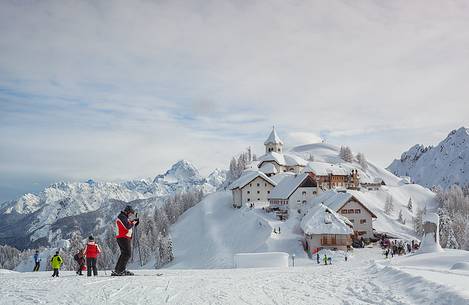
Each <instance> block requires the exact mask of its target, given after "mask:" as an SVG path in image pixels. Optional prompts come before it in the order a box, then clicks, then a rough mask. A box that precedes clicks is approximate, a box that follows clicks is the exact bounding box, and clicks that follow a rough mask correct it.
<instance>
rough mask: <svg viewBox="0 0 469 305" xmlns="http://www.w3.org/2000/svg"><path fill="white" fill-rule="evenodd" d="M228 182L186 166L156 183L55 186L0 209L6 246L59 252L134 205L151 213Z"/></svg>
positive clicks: (0, 236) (175, 168)
mask: <svg viewBox="0 0 469 305" xmlns="http://www.w3.org/2000/svg"><path fill="white" fill-rule="evenodd" d="M224 176H225V173H224V171H220V170H216V171H214V172H213V173H212V174H211V175H210V176H209V177H207V178H204V177H202V176H201V175H200V173H199V171H198V170H197V168H196V167H195V166H194V165H192V164H191V163H189V162H188V161H185V160H181V161H178V162H177V163H175V164H174V165H173V166H172V167H171V168H170V169H169V170H168V171H167V172H165V173H164V174H161V175H158V176H156V177H155V178H154V179H141V180H130V181H125V182H121V183H112V182H95V181H93V180H88V181H86V182H59V183H54V184H52V185H51V186H49V187H47V188H46V189H44V190H43V191H42V192H40V193H38V194H25V195H23V196H21V197H20V198H18V199H17V200H13V201H9V202H5V203H3V204H2V205H1V206H0V215H1V217H2V219H3V224H2V226H1V229H0V244H9V245H14V246H16V247H18V248H20V249H22V248H28V247H37V246H55V245H56V243H57V242H58V241H60V240H62V239H68V238H70V234H71V232H73V231H74V230H77V229H79V230H80V231H81V232H82V233H83V234H91V233H93V232H94V234H97V233H100V232H103V230H104V228H106V227H107V226H108V225H109V223H111V222H112V218H113V217H115V215H116V214H117V213H118V212H119V211H120V210H121V209H122V208H123V207H124V206H125V205H126V204H128V203H131V204H132V205H134V206H135V208H136V209H138V210H139V211H142V212H144V211H149V210H152V209H154V208H156V207H158V206H160V205H161V204H162V203H163V202H164V200H165V199H166V198H168V196H171V195H172V194H175V193H176V192H178V191H188V190H202V191H203V192H204V193H211V192H213V191H215V190H216V189H217V187H219V186H220V185H221V183H223V181H224Z"/></svg>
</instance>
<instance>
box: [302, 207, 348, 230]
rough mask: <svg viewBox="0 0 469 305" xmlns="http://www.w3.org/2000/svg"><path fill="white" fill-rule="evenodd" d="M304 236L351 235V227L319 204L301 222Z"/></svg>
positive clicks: (344, 220)
mask: <svg viewBox="0 0 469 305" xmlns="http://www.w3.org/2000/svg"><path fill="white" fill-rule="evenodd" d="M300 226H301V229H302V230H303V232H305V234H345V235H350V234H353V229H352V228H353V225H352V223H350V221H348V220H346V219H344V217H342V216H340V215H339V214H337V213H336V212H334V211H333V210H331V209H330V208H328V207H326V206H325V205H323V204H319V205H317V206H316V207H314V208H312V209H311V210H310V211H309V212H308V214H306V216H305V217H303V219H302V220H301V224H300Z"/></svg>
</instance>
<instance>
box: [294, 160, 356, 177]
mask: <svg viewBox="0 0 469 305" xmlns="http://www.w3.org/2000/svg"><path fill="white" fill-rule="evenodd" d="M303 172H305V173H314V174H315V175H316V176H328V175H329V174H333V175H337V176H346V175H349V174H350V170H348V169H346V168H344V167H342V166H341V165H340V164H339V165H337V164H332V163H324V162H308V164H306V167H305V168H304V169H303Z"/></svg>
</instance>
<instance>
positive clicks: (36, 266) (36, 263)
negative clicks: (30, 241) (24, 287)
mask: <svg viewBox="0 0 469 305" xmlns="http://www.w3.org/2000/svg"><path fill="white" fill-rule="evenodd" d="M39 268H41V258H40V257H39V251H38V250H36V253H34V269H33V271H39Z"/></svg>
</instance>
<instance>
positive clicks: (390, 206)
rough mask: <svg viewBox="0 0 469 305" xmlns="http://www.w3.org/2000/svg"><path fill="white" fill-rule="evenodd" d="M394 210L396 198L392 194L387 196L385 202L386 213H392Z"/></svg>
mask: <svg viewBox="0 0 469 305" xmlns="http://www.w3.org/2000/svg"><path fill="white" fill-rule="evenodd" d="M393 211H394V199H393V198H392V196H391V195H388V196H387V197H386V202H385V203H384V213H386V214H387V215H391V214H392V212H393Z"/></svg>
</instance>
